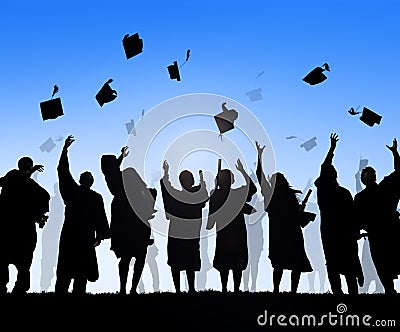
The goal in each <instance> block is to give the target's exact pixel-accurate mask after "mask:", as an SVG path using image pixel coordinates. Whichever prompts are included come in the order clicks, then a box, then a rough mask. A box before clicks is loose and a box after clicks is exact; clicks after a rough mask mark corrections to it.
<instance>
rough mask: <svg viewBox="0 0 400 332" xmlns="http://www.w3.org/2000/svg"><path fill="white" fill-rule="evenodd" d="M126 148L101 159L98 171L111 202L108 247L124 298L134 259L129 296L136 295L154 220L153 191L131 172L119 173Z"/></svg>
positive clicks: (126, 170) (154, 192)
mask: <svg viewBox="0 0 400 332" xmlns="http://www.w3.org/2000/svg"><path fill="white" fill-rule="evenodd" d="M128 154H129V151H128V147H127V146H125V147H123V148H122V149H121V154H120V156H119V157H117V156H115V155H103V156H102V157H101V170H102V172H103V175H104V178H105V181H106V184H107V187H108V189H109V190H110V192H111V194H112V195H113V200H112V202H111V222H110V234H111V247H110V249H111V250H112V251H113V252H114V254H115V256H116V257H117V258H118V259H119V263H118V272H119V281H120V289H119V294H121V295H125V294H126V284H127V278H128V273H129V266H130V262H131V260H132V258H133V257H134V258H135V263H134V268H133V270H134V272H133V276H132V286H131V290H130V294H136V292H137V286H138V283H139V280H140V277H141V275H142V273H143V268H144V265H145V261H146V255H147V247H148V245H150V244H151V241H150V235H151V228H150V224H149V220H150V219H152V218H153V217H154V212H155V210H154V204H155V199H156V196H157V191H156V189H154V188H151V189H148V188H147V186H146V184H145V183H144V181H143V180H142V179H141V177H140V176H139V174H138V173H137V172H136V170H135V169H134V168H126V169H124V170H123V171H121V170H120V167H121V164H122V161H123V159H124V158H125V157H126V156H127V155H128Z"/></svg>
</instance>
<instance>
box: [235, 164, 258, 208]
mask: <svg viewBox="0 0 400 332" xmlns="http://www.w3.org/2000/svg"><path fill="white" fill-rule="evenodd" d="M236 169H237V170H238V171H239V172H240V173H241V174H242V175H243V177H244V180H245V181H246V185H245V186H246V187H247V188H248V194H247V201H250V200H251V197H252V196H253V195H254V194H255V193H256V192H257V187H256V186H255V184H254V183H253V181H251V179H250V176H249V175H248V174H247V172H246V171H245V170H244V168H243V164H242V162H241V161H240V159H238V160H237V164H236Z"/></svg>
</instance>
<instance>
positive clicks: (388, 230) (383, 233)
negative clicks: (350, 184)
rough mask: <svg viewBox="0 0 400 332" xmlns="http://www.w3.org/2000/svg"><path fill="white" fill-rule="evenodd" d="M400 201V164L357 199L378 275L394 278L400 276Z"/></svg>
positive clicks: (397, 163) (356, 203)
mask: <svg viewBox="0 0 400 332" xmlns="http://www.w3.org/2000/svg"><path fill="white" fill-rule="evenodd" d="M399 199H400V165H399V161H398V160H395V171H394V172H392V173H391V174H389V175H387V176H385V177H384V178H383V179H382V181H381V182H379V183H375V184H374V185H372V186H371V187H368V188H364V189H363V190H362V191H360V192H359V193H357V194H356V195H355V197H354V205H355V210H356V213H357V217H358V218H359V223H360V225H361V228H362V229H364V230H366V231H367V233H368V239H369V244H370V250H371V257H372V260H373V262H374V265H375V268H376V271H377V272H378V274H381V273H382V272H383V273H384V274H386V275H387V276H389V277H392V278H393V279H395V278H397V276H398V275H400V260H399V256H398V254H399V252H400V251H399V250H400V245H399V236H400V221H399V214H398V211H397V205H398V202H399Z"/></svg>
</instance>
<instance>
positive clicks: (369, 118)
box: [360, 107, 382, 127]
mask: <svg viewBox="0 0 400 332" xmlns="http://www.w3.org/2000/svg"><path fill="white" fill-rule="evenodd" d="M381 119H382V116H381V115H379V114H377V113H375V112H373V111H371V110H370V109H369V108H366V107H364V108H363V110H362V114H361V116H360V120H361V121H362V122H364V123H365V124H366V125H368V126H370V127H372V126H373V125H374V124H380V123H381Z"/></svg>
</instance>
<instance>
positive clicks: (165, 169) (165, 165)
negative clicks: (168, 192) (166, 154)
mask: <svg viewBox="0 0 400 332" xmlns="http://www.w3.org/2000/svg"><path fill="white" fill-rule="evenodd" d="M163 169H164V172H165V173H168V171H169V164H168V162H167V161H166V160H164V163H163Z"/></svg>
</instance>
